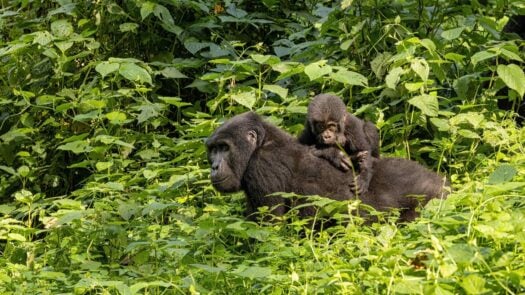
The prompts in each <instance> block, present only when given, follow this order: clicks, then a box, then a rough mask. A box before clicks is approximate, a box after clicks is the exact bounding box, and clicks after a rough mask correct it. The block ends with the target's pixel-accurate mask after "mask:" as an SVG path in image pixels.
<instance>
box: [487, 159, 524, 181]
mask: <svg viewBox="0 0 525 295" xmlns="http://www.w3.org/2000/svg"><path fill="white" fill-rule="evenodd" d="M516 173H518V171H517V170H516V168H514V167H513V166H511V165H509V164H501V165H500V166H498V168H496V170H494V172H492V174H490V176H489V180H488V184H499V183H503V182H508V181H511V180H512V178H514V176H515V175H516Z"/></svg>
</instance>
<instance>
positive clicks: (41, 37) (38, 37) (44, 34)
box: [33, 31, 53, 46]
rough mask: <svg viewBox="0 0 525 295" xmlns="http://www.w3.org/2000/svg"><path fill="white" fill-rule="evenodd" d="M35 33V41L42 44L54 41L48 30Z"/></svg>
mask: <svg viewBox="0 0 525 295" xmlns="http://www.w3.org/2000/svg"><path fill="white" fill-rule="evenodd" d="M33 35H34V38H33V43H38V44H40V45H42V46H44V45H47V44H49V42H51V41H53V35H51V34H50V33H49V32H48V31H40V32H35V33H34V34H33Z"/></svg>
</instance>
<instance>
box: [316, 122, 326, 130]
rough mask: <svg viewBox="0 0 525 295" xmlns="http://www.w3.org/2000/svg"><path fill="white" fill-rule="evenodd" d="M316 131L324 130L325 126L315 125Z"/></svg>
mask: <svg viewBox="0 0 525 295" xmlns="http://www.w3.org/2000/svg"><path fill="white" fill-rule="evenodd" d="M315 129H317V130H323V129H324V124H323V123H322V122H317V123H315Z"/></svg>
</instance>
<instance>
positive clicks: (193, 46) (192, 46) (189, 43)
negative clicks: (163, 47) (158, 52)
mask: <svg viewBox="0 0 525 295" xmlns="http://www.w3.org/2000/svg"><path fill="white" fill-rule="evenodd" d="M184 47H185V48H186V49H187V50H188V51H189V52H191V54H196V53H197V52H199V51H201V50H202V49H204V48H207V47H210V43H207V42H206V43H205V42H199V41H198V40H197V39H195V38H188V40H186V41H184Z"/></svg>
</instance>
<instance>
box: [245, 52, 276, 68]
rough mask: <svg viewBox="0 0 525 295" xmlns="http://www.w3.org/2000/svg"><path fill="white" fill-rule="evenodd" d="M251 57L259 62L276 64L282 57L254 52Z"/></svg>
mask: <svg viewBox="0 0 525 295" xmlns="http://www.w3.org/2000/svg"><path fill="white" fill-rule="evenodd" d="M250 58H251V59H253V60H254V61H255V62H257V63H259V64H267V65H275V64H278V63H280V62H281V59H279V58H278V57H277V56H274V55H262V54H252V55H250Z"/></svg>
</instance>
